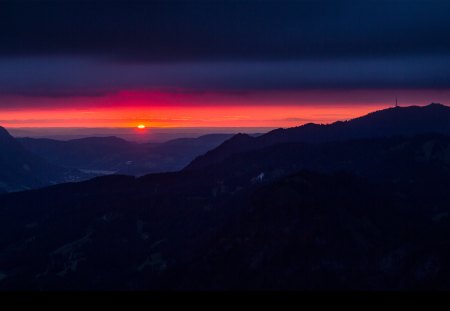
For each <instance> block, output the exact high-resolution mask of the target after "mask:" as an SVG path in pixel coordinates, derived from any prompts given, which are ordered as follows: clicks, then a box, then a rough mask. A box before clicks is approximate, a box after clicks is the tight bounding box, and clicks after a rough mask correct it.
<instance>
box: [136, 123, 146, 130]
mask: <svg viewBox="0 0 450 311" xmlns="http://www.w3.org/2000/svg"><path fill="white" fill-rule="evenodd" d="M137 128H138V129H140V130H143V129H145V125H144V124H139V125H138V126H137Z"/></svg>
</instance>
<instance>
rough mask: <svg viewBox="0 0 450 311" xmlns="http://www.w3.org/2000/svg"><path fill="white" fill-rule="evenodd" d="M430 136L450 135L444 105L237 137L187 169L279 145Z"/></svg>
mask: <svg viewBox="0 0 450 311" xmlns="http://www.w3.org/2000/svg"><path fill="white" fill-rule="evenodd" d="M426 133H439V134H450V107H447V106H444V105H440V104H430V105H428V106H424V107H418V106H411V107H396V108H390V109H385V110H381V111H376V112H373V113H370V114H368V115H366V116H363V117H360V118H356V119H352V120H350V121H345V122H342V121H339V122H335V123H332V124H328V125H318V124H312V123H310V124H305V125H302V126H299V127H294V128H288V129H277V130H273V131H271V132H269V133H267V134H265V135H261V136H259V137H255V138H253V137H250V136H248V135H245V134H240V135H235V136H233V137H232V138H230V139H229V140H227V141H226V142H224V143H223V144H222V145H220V146H219V147H217V148H216V149H214V150H211V151H209V152H207V153H206V154H205V155H203V156H200V157H198V158H196V159H195V160H194V161H192V163H191V164H189V165H188V166H187V167H186V169H188V170H189V169H196V168H201V167H205V166H208V165H212V164H215V163H218V162H220V161H222V160H224V159H226V158H227V157H228V156H230V155H232V154H235V153H239V152H245V151H249V150H254V149H260V148H264V147H267V146H271V145H274V144H278V143H287V142H307V143H322V142H333V141H345V140H350V139H360V138H370V137H389V136H412V135H417V134H426Z"/></svg>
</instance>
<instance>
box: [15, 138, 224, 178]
mask: <svg viewBox="0 0 450 311" xmlns="http://www.w3.org/2000/svg"><path fill="white" fill-rule="evenodd" d="M231 136H232V134H210V135H204V136H200V137H198V138H179V139H175V140H170V141H167V142H165V143H145V144H138V143H132V142H128V141H126V140H123V139H121V138H117V137H90V138H81V139H74V140H69V141H59V140H53V139H39V138H18V139H17V140H18V141H19V142H20V143H21V144H22V145H23V146H24V147H25V148H26V149H27V150H29V151H31V152H33V153H34V154H36V155H39V156H40V157H42V158H44V159H46V160H47V161H49V162H51V163H54V164H56V165H59V166H63V167H68V168H76V169H81V170H84V171H87V172H93V173H98V174H112V173H115V174H129V175H136V176H141V175H145V174H149V173H154V172H170V171H178V170H180V169H182V168H184V167H185V166H186V165H188V164H189V163H190V162H191V161H192V160H193V159H194V158H196V157H197V156H199V155H201V154H203V153H205V152H206V151H208V150H210V149H213V148H215V147H217V146H218V145H220V144H221V143H222V142H223V141H225V140H226V139H228V138H230V137H231Z"/></svg>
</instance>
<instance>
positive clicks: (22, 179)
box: [0, 127, 86, 191]
mask: <svg viewBox="0 0 450 311" xmlns="http://www.w3.org/2000/svg"><path fill="white" fill-rule="evenodd" d="M83 177H84V178H85V177H86V176H84V174H82V173H81V172H78V171H76V170H69V169H63V168H60V167H58V166H56V165H52V164H50V163H48V162H47V161H45V160H43V159H42V158H40V157H38V156H36V155H34V154H32V153H30V152H29V151H27V150H25V148H23V147H22V146H21V144H20V143H18V142H17V141H16V140H15V139H14V138H13V137H12V136H11V135H9V133H8V132H7V131H6V130H5V129H4V128H2V127H0V189H3V191H17V190H26V189H31V188H37V187H43V186H48V185H52V184H56V183H61V182H68V181H78V180H81V179H82V178H83Z"/></svg>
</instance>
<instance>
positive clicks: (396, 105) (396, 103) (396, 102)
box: [395, 96, 398, 108]
mask: <svg viewBox="0 0 450 311" xmlns="http://www.w3.org/2000/svg"><path fill="white" fill-rule="evenodd" d="M397 107H398V101H397V96H395V108H397Z"/></svg>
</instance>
